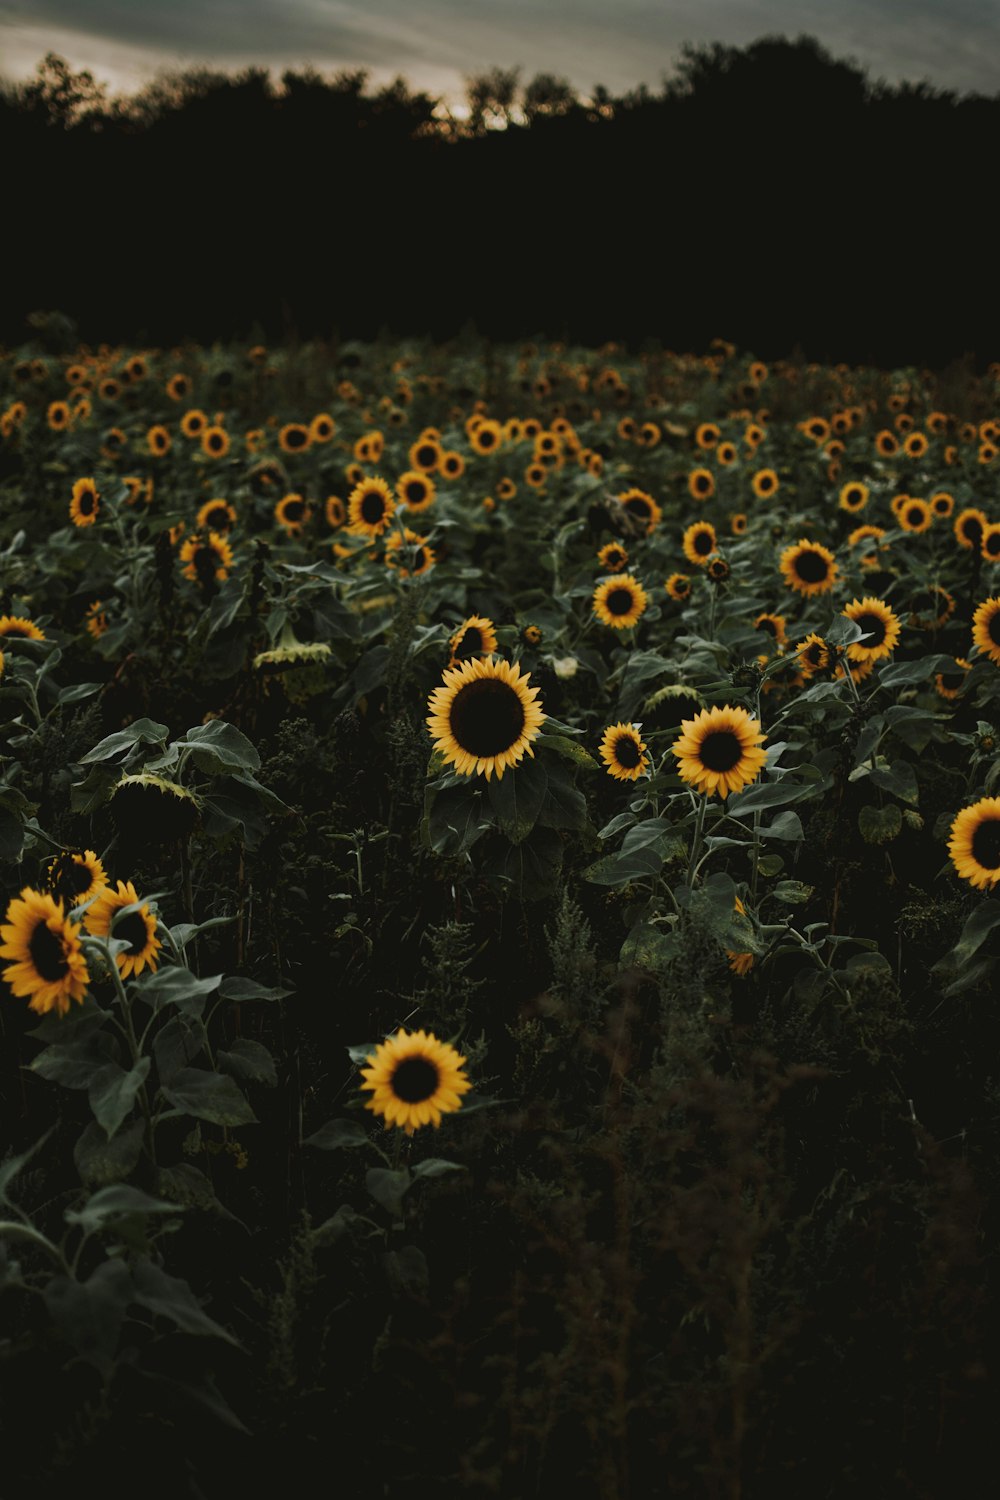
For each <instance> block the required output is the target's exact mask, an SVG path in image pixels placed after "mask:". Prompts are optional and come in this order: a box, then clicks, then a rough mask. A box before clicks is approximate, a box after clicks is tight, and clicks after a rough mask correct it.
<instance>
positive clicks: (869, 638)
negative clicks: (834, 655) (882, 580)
mask: <svg viewBox="0 0 1000 1500" xmlns="http://www.w3.org/2000/svg"><path fill="white" fill-rule="evenodd" d="M841 613H842V614H843V616H844V617H845V619H848V620H853V621H854V623H855V625H858V626H860V628H861V629H862V630H863V631H864V633H865V639H864V640H860V641H852V642H851V644H850V645H849V646H848V648H847V656H848V659H849V660H850V661H853V662H877V661H881V660H882V659H883V657H886V656H891V655H892V652H893V649H894V647H895V646H896V644H897V642H898V640H899V630H900V624H899V620H898V619H897V617H896V615H894V614H893V612H892V610H891V609H890V608H889V606H888V604H886V603H885V601H884V600H883V599H873V598H865V599H852V600H851V603H850V604H848V605H847V607H846V608H845V609H843V610H842V611H841Z"/></svg>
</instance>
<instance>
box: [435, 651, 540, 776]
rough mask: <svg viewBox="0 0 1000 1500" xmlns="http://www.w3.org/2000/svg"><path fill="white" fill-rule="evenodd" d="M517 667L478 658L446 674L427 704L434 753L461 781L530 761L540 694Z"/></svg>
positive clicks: (495, 773)
mask: <svg viewBox="0 0 1000 1500" xmlns="http://www.w3.org/2000/svg"><path fill="white" fill-rule="evenodd" d="M530 682H531V675H530V673H523V674H522V672H521V670H520V667H518V666H517V665H516V664H515V665H513V666H512V665H511V664H510V663H509V662H505V661H497V660H495V659H493V658H482V657H477V658H475V659H474V660H471V661H466V662H463V663H462V664H461V665H460V666H456V667H449V668H447V669H446V670H445V673H444V676H443V678H442V681H441V685H440V687H437V688H435V689H434V691H433V692H432V693H431V695H430V698H429V699H428V703H427V707H428V709H429V710H430V712H429V714H428V716H427V725H428V728H429V729H430V732H431V736H432V738H433V740H434V748H435V750H437V751H439V752H440V754H441V755H442V756H443V758H444V760H445V762H446V764H448V765H452V766H454V767H455V770H456V771H457V772H458V774H459V775H460V776H473V775H479V776H485V777H486V779H487V781H489V779H490V778H491V776H493V775H496V777H497V779H498V780H499V779H500V778H501V777H502V776H503V773H504V771H505V770H507V769H508V768H509V767H511V766H516V765H517V764H518V763H519V762H520V761H521V760H522V759H523V757H524V756H525V755H531V756H533V755H534V751H533V750H532V748H531V742H532V740H533V739H535V738H536V737H537V736H538V735H539V734H540V733H541V726H542V724H543V723H544V721H545V714H544V713H543V712H542V709H541V707H540V706H539V704H538V703H537V702H536V699H537V697H538V691H539V690H538V688H537V687H531V686H529V684H530Z"/></svg>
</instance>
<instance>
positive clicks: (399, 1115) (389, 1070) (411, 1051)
mask: <svg viewBox="0 0 1000 1500" xmlns="http://www.w3.org/2000/svg"><path fill="white" fill-rule="evenodd" d="M464 1067H465V1058H464V1057H463V1056H462V1055H461V1053H459V1052H456V1051H455V1049H454V1047H452V1046H450V1045H449V1043H447V1042H441V1041H439V1040H438V1038H437V1037H436V1036H435V1035H434V1033H433V1032H431V1031H426V1032H425V1031H413V1032H408V1031H405V1030H401V1031H397V1032H396V1034H395V1035H394V1036H391V1037H388V1038H387V1039H386V1040H385V1041H384V1042H382V1043H381V1045H380V1046H378V1047H376V1049H375V1051H374V1053H373V1054H372V1056H371V1058H370V1060H369V1063H368V1066H367V1067H365V1068H362V1069H361V1076H362V1078H363V1079H364V1080H365V1081H364V1083H363V1084H362V1085H361V1087H362V1089H367V1090H370V1091H371V1096H372V1097H371V1098H370V1099H366V1100H365V1109H370V1110H371V1111H372V1112H373V1113H374V1114H376V1115H381V1116H382V1118H383V1120H384V1121H385V1124H386V1126H387V1127H388V1128H390V1129H391V1128H392V1126H394V1125H398V1126H400V1127H401V1128H402V1129H403V1130H404V1131H405V1132H406V1134H407V1135H412V1134H413V1132H414V1131H415V1130H419V1129H420V1127H421V1126H423V1125H433V1126H434V1128H435V1129H437V1127H438V1126H439V1125H440V1124H441V1117H442V1115H446V1114H453V1113H454V1112H455V1111H456V1110H458V1109H461V1107H462V1095H463V1094H467V1093H468V1092H469V1090H470V1089H471V1087H472V1084H471V1083H470V1082H469V1080H468V1078H467V1077H466V1075H465V1073H464V1072H463V1069H464Z"/></svg>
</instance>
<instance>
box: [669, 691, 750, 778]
mask: <svg viewBox="0 0 1000 1500" xmlns="http://www.w3.org/2000/svg"><path fill="white" fill-rule="evenodd" d="M681 731H682V733H681V735H680V737H679V739H676V740H675V741H674V743H673V745H672V746H671V747H670V748H671V753H672V754H673V755H674V756H676V758H677V774H678V775H679V776H680V777H681V779H682V780H683V781H686V782H688V784H689V785H690V786H692V787H694V789H695V790H696V791H700V792H704V793H705V794H706V795H707V796H710V797H711V796H719V797H723V798H725V797H728V796H729V794H730V792H738V791H740V790H742V788H743V787H745V786H749V785H750V784H751V782H754V781H756V780H757V777H758V776H759V775H760V773H761V771H762V770H763V769H764V766H765V765H766V764H767V752H766V751H765V750H762V749H761V748H760V747H761V744H762V743H763V741H764V739H765V738H766V736H765V735H764V733H763V732H762V730H761V727H760V724H759V723H758V721H757V720H756V719H755V718H753V717H752V715H750V714H748V713H747V711H746V709H745V708H730V707H729V706H728V704H727V705H726V706H725V707H724V708H706V709H703V710H702V711H701V713H700V714H696V715H695V717H694V718H693V719H685V720H684V721H683V723H682V724H681Z"/></svg>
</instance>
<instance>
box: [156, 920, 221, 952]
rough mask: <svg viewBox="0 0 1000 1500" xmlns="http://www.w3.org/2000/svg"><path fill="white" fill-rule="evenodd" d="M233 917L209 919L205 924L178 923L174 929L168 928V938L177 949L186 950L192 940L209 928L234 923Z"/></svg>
mask: <svg viewBox="0 0 1000 1500" xmlns="http://www.w3.org/2000/svg"><path fill="white" fill-rule="evenodd" d="M235 921H236V918H235V917H209V919H208V921H207V922H178V924H177V926H176V927H171V928H170V936H171V937H172V938H173V940H174V942H175V943H176V944H177V946H178V948H186V947H187V945H188V943H190V941H191V939H192V938H196V937H198V936H200V934H201V933H203V932H208V930H209V928H211V927H225V925H226V924H227V923H228V922H235Z"/></svg>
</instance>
